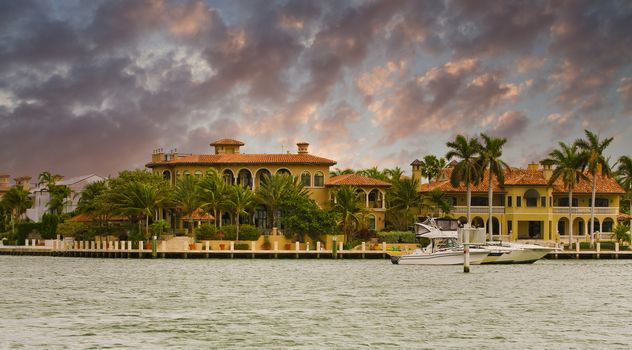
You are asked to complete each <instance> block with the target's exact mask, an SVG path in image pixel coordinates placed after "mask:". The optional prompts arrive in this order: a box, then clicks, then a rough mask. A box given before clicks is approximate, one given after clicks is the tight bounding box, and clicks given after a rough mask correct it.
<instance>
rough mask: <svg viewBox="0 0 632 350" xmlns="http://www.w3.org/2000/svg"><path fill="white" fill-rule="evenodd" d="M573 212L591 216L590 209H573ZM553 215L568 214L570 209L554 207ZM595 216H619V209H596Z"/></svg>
mask: <svg viewBox="0 0 632 350" xmlns="http://www.w3.org/2000/svg"><path fill="white" fill-rule="evenodd" d="M571 212H572V213H573V214H577V215H590V207H573V208H572V209H571ZM553 214H561V215H564V214H568V207H553ZM595 215H619V207H604V208H600V207H596V208H595Z"/></svg>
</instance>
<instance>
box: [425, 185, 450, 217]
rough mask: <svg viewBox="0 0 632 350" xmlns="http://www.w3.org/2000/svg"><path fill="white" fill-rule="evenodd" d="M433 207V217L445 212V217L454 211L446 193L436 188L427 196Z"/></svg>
mask: <svg viewBox="0 0 632 350" xmlns="http://www.w3.org/2000/svg"><path fill="white" fill-rule="evenodd" d="M427 197H428V199H429V200H430V203H432V204H433V206H432V215H433V216H438V215H439V212H440V211H441V212H443V214H444V215H448V214H450V212H452V210H453V206H452V202H451V201H450V200H449V199H448V198H447V197H446V195H445V192H443V191H442V190H441V189H440V188H434V189H432V190H431V191H429V192H428V194H427Z"/></svg>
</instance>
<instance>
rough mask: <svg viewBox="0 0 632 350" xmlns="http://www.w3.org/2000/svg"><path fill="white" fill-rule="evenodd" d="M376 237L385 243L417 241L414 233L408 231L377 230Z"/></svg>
mask: <svg viewBox="0 0 632 350" xmlns="http://www.w3.org/2000/svg"><path fill="white" fill-rule="evenodd" d="M377 238H378V240H379V241H380V242H386V243H417V238H416V237H415V233H413V232H408V231H391V232H378V234H377Z"/></svg>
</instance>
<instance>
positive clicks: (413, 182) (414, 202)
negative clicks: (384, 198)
mask: <svg viewBox="0 0 632 350" xmlns="http://www.w3.org/2000/svg"><path fill="white" fill-rule="evenodd" d="M418 187H419V180H417V179H416V178H415V177H412V178H410V179H401V180H399V181H397V182H395V183H394V184H393V187H391V188H390V189H389V190H388V199H389V201H388V204H389V211H393V210H395V211H401V212H403V213H404V215H405V216H406V217H408V219H411V218H410V217H409V216H412V220H411V221H412V222H414V215H412V214H413V213H411V211H414V210H415V209H417V210H418V209H419V208H420V207H421V204H422V202H421V196H420V195H419V192H417V188H418ZM412 222H409V224H410V223H412Z"/></svg>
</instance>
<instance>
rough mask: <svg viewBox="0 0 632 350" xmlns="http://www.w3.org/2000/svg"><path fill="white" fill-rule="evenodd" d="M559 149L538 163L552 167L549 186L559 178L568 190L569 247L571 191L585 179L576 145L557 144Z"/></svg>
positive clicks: (570, 241)
mask: <svg viewBox="0 0 632 350" xmlns="http://www.w3.org/2000/svg"><path fill="white" fill-rule="evenodd" d="M559 145H560V148H559V149H556V150H553V151H552V152H551V153H549V157H548V158H547V159H545V160H543V161H541V162H540V163H541V164H543V165H546V166H553V167H554V169H553V173H552V175H551V178H550V179H549V186H552V185H553V183H555V181H556V180H557V179H559V178H561V179H562V182H563V183H564V188H565V189H566V190H568V223H569V225H568V226H569V230H568V232H569V238H568V243H569V245H571V244H573V189H574V188H575V185H577V183H579V181H580V180H582V179H587V177H586V175H584V172H583V171H582V157H581V155H580V154H579V152H578V149H577V145H575V144H572V145H567V144H565V143H564V142H560V143H559Z"/></svg>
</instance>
